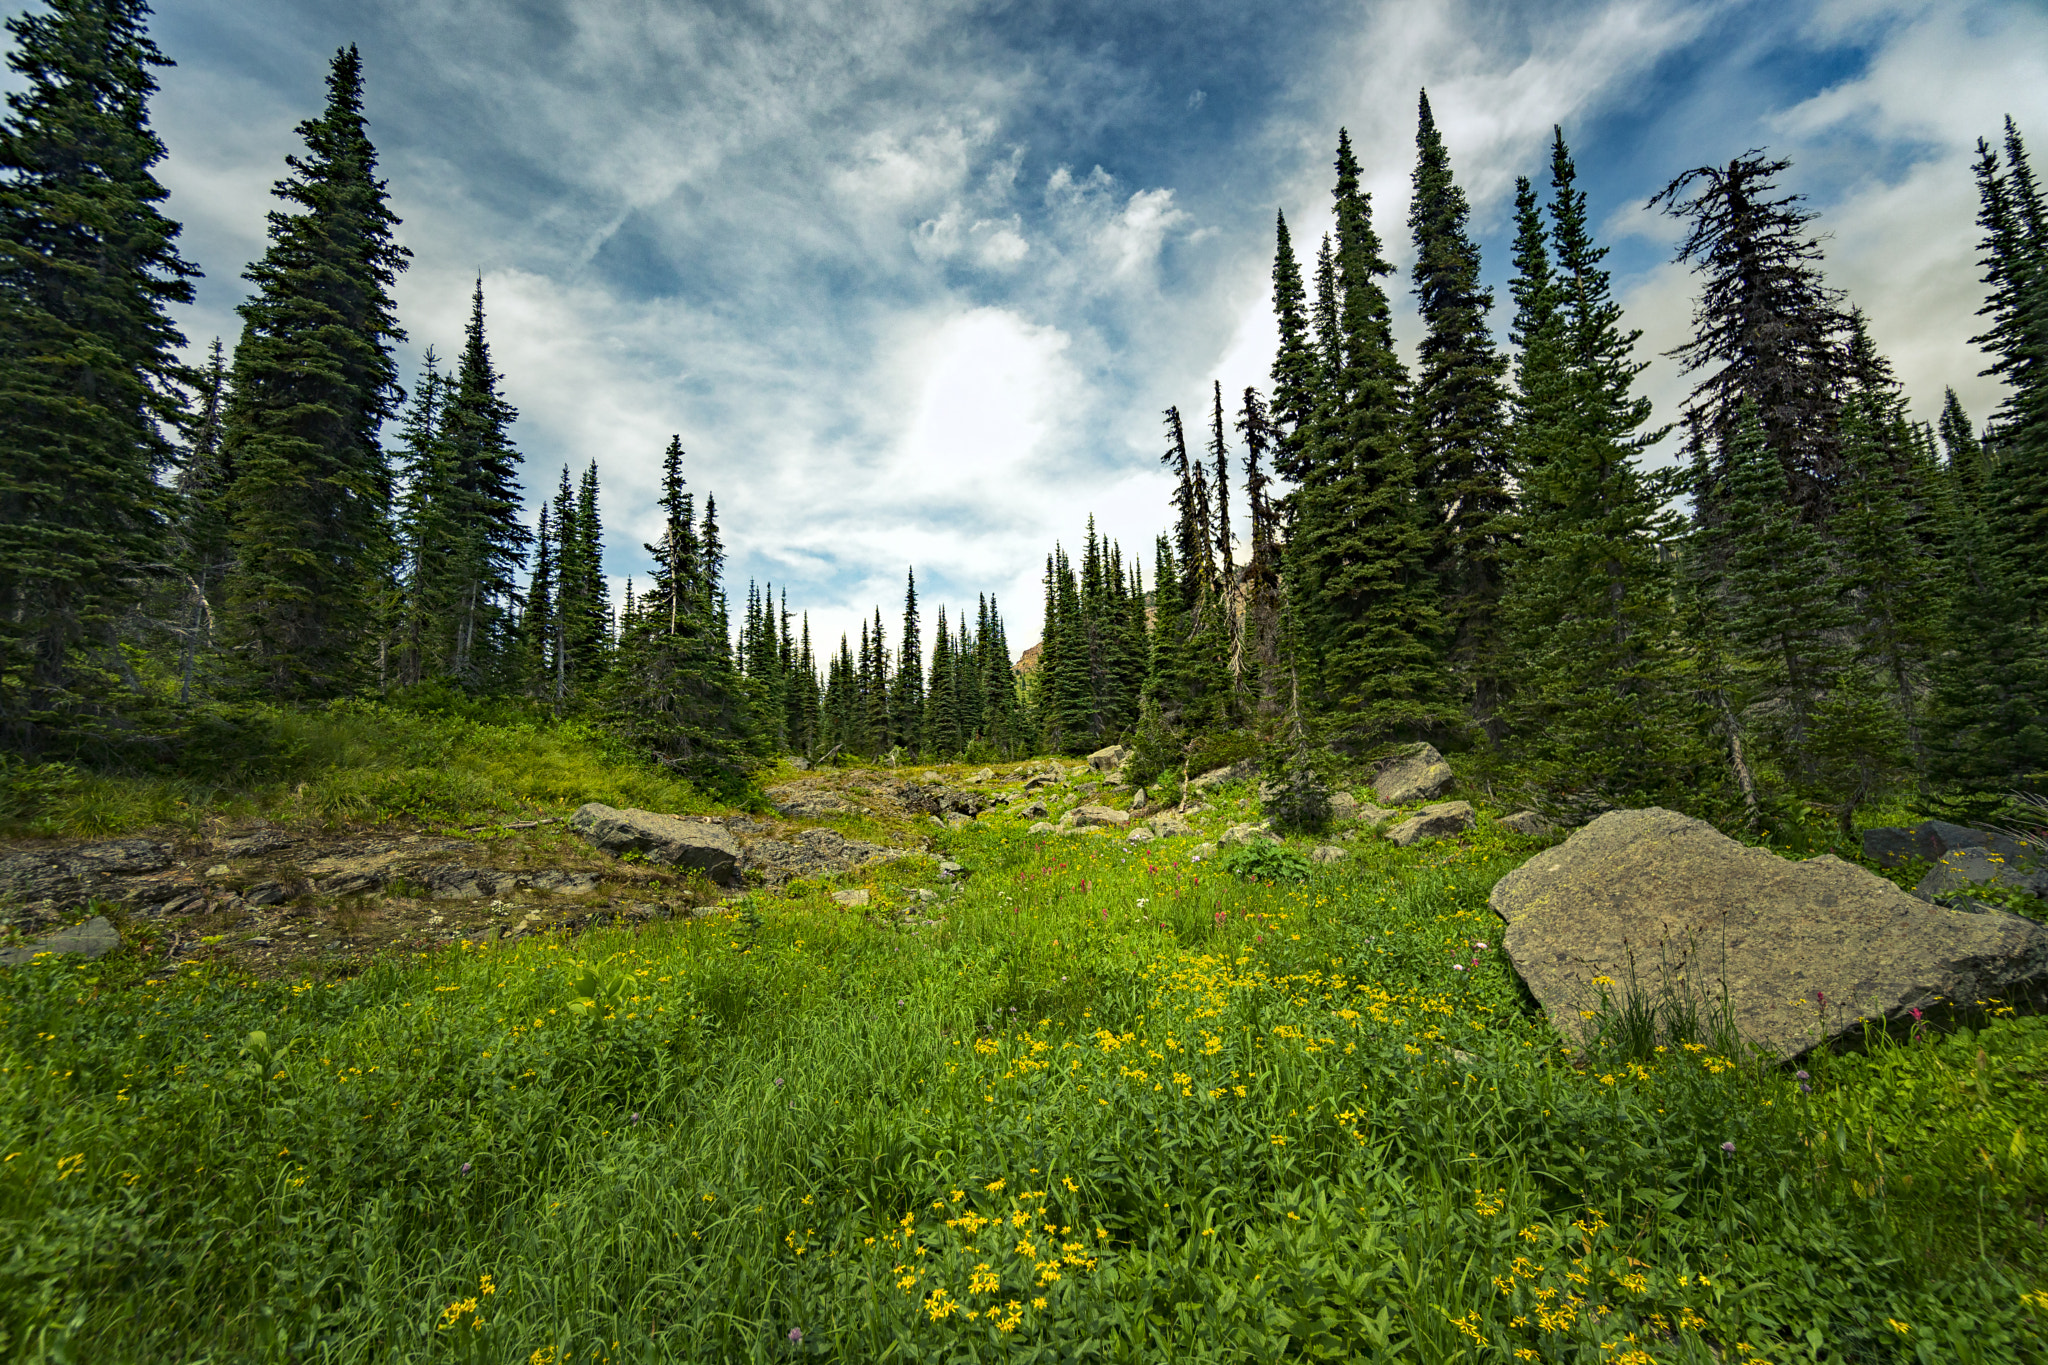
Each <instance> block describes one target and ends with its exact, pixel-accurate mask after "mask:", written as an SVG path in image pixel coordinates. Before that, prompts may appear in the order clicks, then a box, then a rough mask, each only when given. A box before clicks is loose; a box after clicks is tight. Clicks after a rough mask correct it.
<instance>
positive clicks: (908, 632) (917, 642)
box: [889, 567, 943, 750]
mask: <svg viewBox="0 0 2048 1365" xmlns="http://www.w3.org/2000/svg"><path fill="white" fill-rule="evenodd" d="M941 633H943V628H942V631H941ZM935 643H936V642H935ZM932 667H933V668H934V669H937V667H938V661H937V658H936V656H934V658H933V662H932ZM936 685H937V684H936V683H935V684H934V686H936ZM924 697H925V693H924V638H923V636H922V635H921V634H920V633H919V631H918V614H917V570H916V569H915V568H914V567H913V568H911V569H910V570H908V571H907V572H906V573H905V575H904V587H903V644H902V646H901V648H900V649H899V650H898V652H897V657H896V685H895V686H894V687H893V688H891V689H890V695H889V710H890V716H889V729H890V733H891V735H892V736H893V737H894V739H895V740H896V742H897V743H899V744H902V745H904V746H905V747H907V748H910V749H913V750H915V749H917V748H918V747H920V745H922V744H923V743H924V742H925V740H926V737H927V736H928V735H929V734H930V733H931V729H930V724H929V722H928V719H927V717H926V714H925V702H924Z"/></svg>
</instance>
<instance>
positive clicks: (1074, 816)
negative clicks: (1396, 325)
mask: <svg viewBox="0 0 2048 1365" xmlns="http://www.w3.org/2000/svg"><path fill="white" fill-rule="evenodd" d="M1129 823H1131V813H1130V812H1129V811H1122V810H1116V809H1114V808H1113V807H1110V806H1076V807H1074V808H1073V809H1072V810H1070V811H1068V812H1067V813H1066V814H1065V815H1063V816H1061V817H1060V824H1061V825H1062V826H1063V827H1064V828H1067V829H1087V828H1088V827H1090V826H1092V825H1108V826H1110V827H1112V828H1114V829H1122V828H1123V827H1124V826H1125V825H1128V824H1129Z"/></svg>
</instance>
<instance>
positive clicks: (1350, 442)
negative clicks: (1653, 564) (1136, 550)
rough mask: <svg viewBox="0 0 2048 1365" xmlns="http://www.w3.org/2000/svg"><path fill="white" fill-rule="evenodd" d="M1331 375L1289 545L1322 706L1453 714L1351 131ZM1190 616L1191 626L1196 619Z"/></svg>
mask: <svg viewBox="0 0 2048 1365" xmlns="http://www.w3.org/2000/svg"><path fill="white" fill-rule="evenodd" d="M1336 167H1337V185H1336V189H1335V191H1334V195H1335V198H1336V201H1337V203H1336V207H1337V252H1336V284H1335V288H1336V306H1337V307H1336V311H1337V330H1338V335H1337V338H1336V344H1337V347H1338V351H1337V353H1336V354H1335V355H1334V356H1333V357H1325V363H1326V364H1331V363H1332V362H1333V361H1334V378H1333V379H1332V380H1331V381H1330V382H1329V384H1328V386H1327V388H1326V389H1325V392H1324V394H1323V401H1322V402H1321V403H1320V404H1319V406H1318V408H1317V412H1316V418H1315V422H1314V426H1313V438H1312V441H1313V448H1312V453H1311V456H1310V463H1309V467H1308V469H1307V470H1305V471H1304V477H1303V479H1302V481H1301V482H1300V484H1299V485H1298V486H1297V487H1296V488H1295V490H1294V491H1293V493H1291V494H1290V495H1289V496H1290V497H1291V498H1293V499H1295V500H1296V503H1295V505H1296V508H1297V510H1296V512H1295V515H1294V517H1293V519H1292V528H1293V529H1292V532H1291V534H1290V538H1289V541H1288V566H1289V570H1290V572H1291V575H1292V579H1293V583H1294V589H1293V590H1294V591H1298V592H1299V593H1300V594H1301V595H1302V603H1301V607H1302V612H1303V617H1304V620H1305V622H1306V634H1307V637H1308V639H1309V640H1310V641H1311V642H1312V645H1313V648H1312V650H1311V658H1310V660H1308V661H1307V662H1308V663H1309V664H1310V665H1311V667H1310V668H1309V669H1308V670H1306V671H1307V672H1309V673H1310V674H1311V675H1312V676H1313V677H1314V679H1315V681H1316V684H1317V686H1318V688H1319V690H1320V696H1321V701H1322V705H1323V707H1324V708H1325V709H1326V710H1328V711H1330V712H1333V713H1335V714H1336V715H1337V716H1339V717H1341V720H1340V722H1339V723H1340V724H1341V725H1342V726H1343V727H1344V728H1346V729H1348V730H1350V731H1352V732H1353V733H1354V734H1355V735H1356V736H1357V737H1358V738H1361V739H1373V738H1377V737H1381V736H1384V735H1387V734H1391V733H1393V732H1396V731H1403V730H1407V731H1412V730H1416V729H1419V728H1423V727H1428V726H1433V725H1440V724H1443V723H1445V722H1447V721H1448V720H1449V719H1450V716H1451V710H1452V708H1451V706H1450V702H1449V698H1448V697H1447V695H1446V689H1445V684H1444V678H1443V675H1442V673H1441V671H1440V669H1439V666H1438V661H1437V657H1436V653H1435V650H1434V647H1433V645H1434V639H1435V637H1436V635H1437V633H1438V630H1439V616H1438V612H1437V609H1436V604H1435V595H1436V594H1435V584H1434V583H1433V581H1431V580H1430V579H1429V577H1428V573H1427V569H1426V566H1425V563H1424V559H1425V555H1426V553H1427V549H1428V536H1427V533H1426V532H1425V531H1424V529H1423V527H1422V525H1421V524H1420V522H1419V520H1418V511H1417V506H1416V488H1415V467H1414V461H1413V458H1412V454H1411V451H1410V448H1409V442H1408V430H1407V424H1408V418H1407V400H1406V393H1405V389H1406V383H1407V376H1406V373H1405V371H1404V369H1403V367H1402V364H1401V361H1400V358H1399V357H1398V356H1397V355H1396V353H1395V351H1394V335H1393V323H1392V314H1391V310H1390V308H1389V306H1388V302H1387V295H1386V292H1385V290H1383V289H1382V288H1381V287H1380V284H1379V281H1380V278H1381V277H1383V276H1386V275H1390V274H1392V273H1393V270H1394V268H1393V266H1392V265H1391V264H1389V263H1388V262H1387V261H1386V259H1385V258H1384V256H1383V255H1382V254H1381V249H1380V240H1379V236H1378V234H1377V233H1376V232H1374V230H1373V226H1372V218H1371V203H1370V196H1368V195H1367V194H1366V193H1365V192H1364V191H1363V190H1361V188H1360V185H1359V170H1358V162H1357V159H1356V158H1355V157H1354V156H1353V155H1352V151H1351V140H1350V136H1349V134H1348V133H1345V132H1343V131H1341V130H1340V132H1339V134H1338V144H1337V162H1336ZM1198 624H1199V623H1198Z"/></svg>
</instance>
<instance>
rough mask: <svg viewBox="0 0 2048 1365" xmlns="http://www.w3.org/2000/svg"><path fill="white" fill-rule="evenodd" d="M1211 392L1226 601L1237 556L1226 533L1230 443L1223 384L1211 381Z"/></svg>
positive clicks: (1218, 526)
mask: <svg viewBox="0 0 2048 1365" xmlns="http://www.w3.org/2000/svg"><path fill="white" fill-rule="evenodd" d="M1211 382H1212V384H1213V385H1214V393H1213V396H1212V408H1211V411H1210V415H1209V458H1210V460H1211V461H1213V462H1214V464H1215V466H1216V482H1215V488H1216V523H1215V525H1216V530H1215V533H1214V534H1215V544H1216V559H1217V562H1218V563H1220V564H1221V565H1222V566H1223V592H1224V596H1225V598H1226V600H1227V599H1228V597H1229V595H1230V593H1231V592H1232V590H1233V589H1234V588H1235V587H1236V584H1237V556H1236V554H1235V552H1234V551H1233V550H1232V548H1231V547H1232V544H1233V541H1232V537H1231V533H1230V441H1229V438H1228V437H1227V436H1226V435H1225V434H1224V427H1223V381H1222V380H1220V379H1218V380H1212V381H1211Z"/></svg>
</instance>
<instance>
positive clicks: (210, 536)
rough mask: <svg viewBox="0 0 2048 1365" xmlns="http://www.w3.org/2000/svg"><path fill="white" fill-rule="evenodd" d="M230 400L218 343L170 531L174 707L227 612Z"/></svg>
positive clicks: (188, 690) (187, 691)
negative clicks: (226, 431) (225, 447)
mask: <svg viewBox="0 0 2048 1365" xmlns="http://www.w3.org/2000/svg"><path fill="white" fill-rule="evenodd" d="M227 397H228V374H227V359H226V357H225V355H224V354H223V352H222V349H221V344H220V338H219V337H215V338H214V339H213V345H212V346H211V347H210V348H209V349H208V351H207V360H206V366H205V368H204V369H203V370H201V371H200V381H199V393H198V398H199V403H198V410H197V411H196V412H195V413H194V414H193V420H192V422H191V425H190V426H189V427H188V428H187V431H188V441H187V446H186V451H185V459H184V463H183V464H182V466H181V467H180V468H179V470H178V477H177V484H176V487H177V490H178V500H177V514H176V518H175V521H174V523H173V528H172V531H173V533H172V538H171V539H172V549H171V567H172V571H173V572H174V574H175V575H176V582H175V583H174V585H173V596H174V597H175V598H176V599H177V602H178V606H177V608H175V609H174V610H175V612H176V615H177V618H178V624H177V625H176V626H175V627H174V628H173V629H174V631H175V633H176V635H177V637H178V642H179V649H178V701H179V704H180V705H183V704H185V703H187V702H189V701H190V700H191V699H192V684H193V681H194V677H193V675H194V672H195V670H196V668H197V667H198V664H199V660H200V659H201V658H202V657H204V656H210V655H211V654H212V651H213V640H214V627H215V623H216V622H217V621H218V619H219V616H220V612H221V609H222V607H223V605H224V603H223V598H222V592H221V588H222V585H223V584H224V583H225V581H226V579H227V572H228V568H229V566H230V565H232V564H233V563H234V545H233V542H232V541H231V540H230V538H229V537H230V533H231V530H232V527H231V526H230V524H229V522H228V509H227V507H226V506H225V495H226V492H227V489H228V487H229V485H231V484H232V483H233V482H234V474H233V471H232V470H231V469H229V467H228V464H227V460H226V459H225V458H224V452H223V451H222V449H221V438H222V435H223V423H224V421H225V418H226V408H227Z"/></svg>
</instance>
